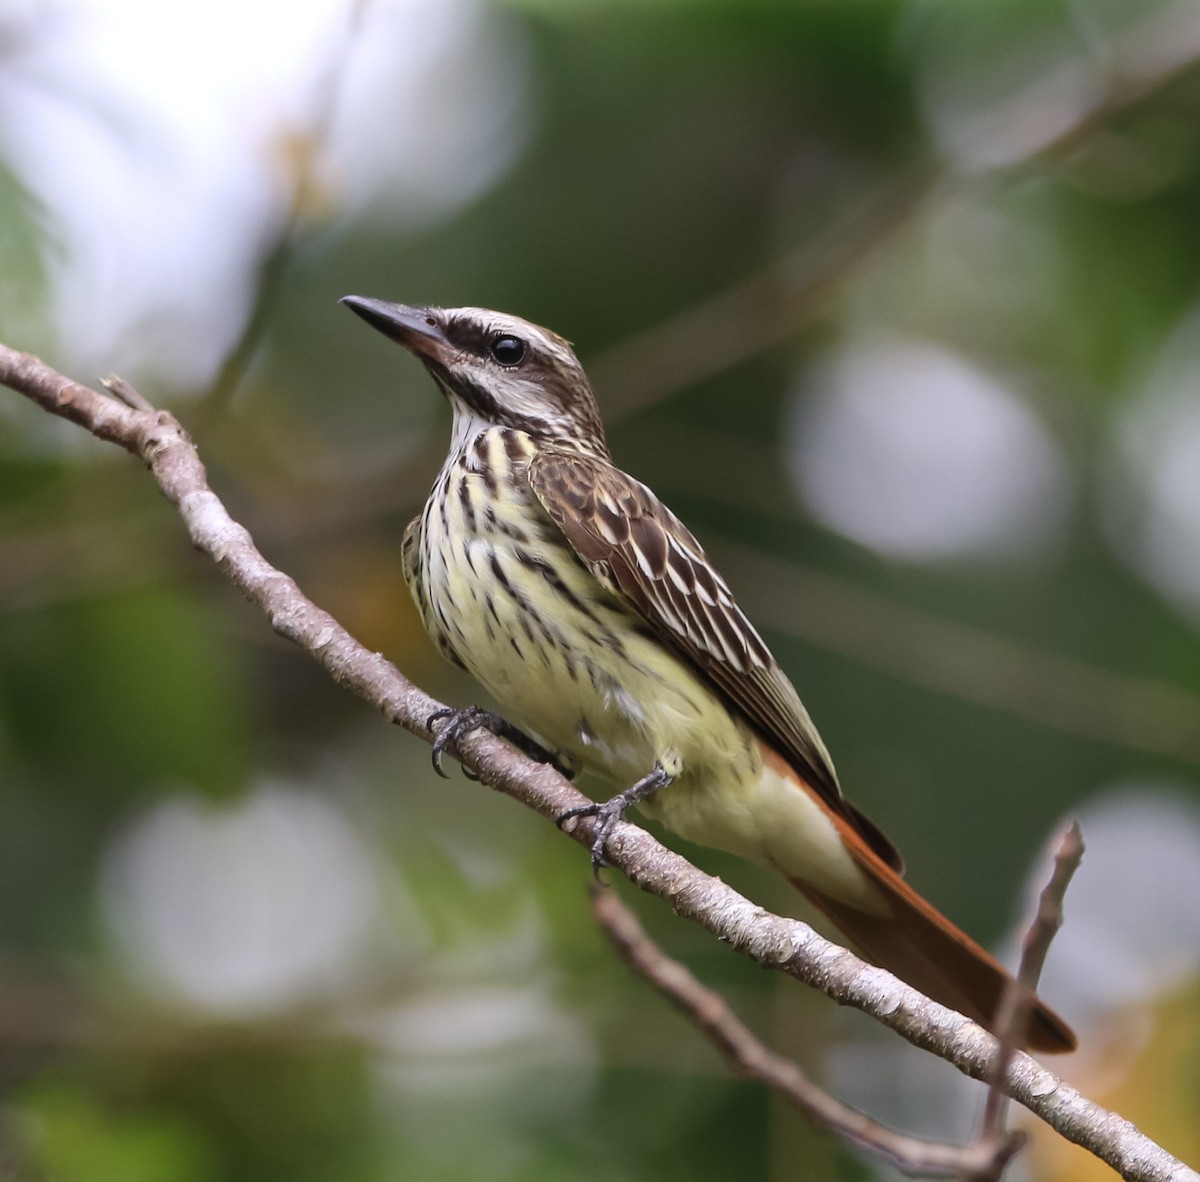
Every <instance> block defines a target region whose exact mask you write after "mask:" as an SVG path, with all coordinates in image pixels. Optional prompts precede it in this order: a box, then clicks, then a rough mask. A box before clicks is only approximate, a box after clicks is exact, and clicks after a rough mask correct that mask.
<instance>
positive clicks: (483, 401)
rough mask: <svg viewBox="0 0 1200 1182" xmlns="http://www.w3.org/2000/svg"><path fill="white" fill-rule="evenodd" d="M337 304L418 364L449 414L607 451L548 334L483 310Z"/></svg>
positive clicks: (577, 375)
mask: <svg viewBox="0 0 1200 1182" xmlns="http://www.w3.org/2000/svg"><path fill="white" fill-rule="evenodd" d="M342 303H343V304H345V305H346V306H347V307H348V308H350V310H351V311H353V312H356V313H357V314H358V315H359V316H361V317H362V318H363V319H364V320H365V321H366V322H367V323H368V324H370V325H372V326H373V327H374V328H377V329H379V331H380V332H382V333H383V334H384V335H385V336H388V337H391V339H392V340H394V341H397V342H399V343H400V344H401V345H403V346H404V347H405V348H406V349H407V350H408V351H409V352H410V353H414V354H416V356H417V357H419V358H420V359H421V360H422V361H423V362H424V363H425V367H426V369H428V370H429V372H430V373H431V374H432V375H433V377H434V380H435V381H436V382H437V384H438V385H439V386H440V387H441V388H442V391H443V392H444V393H445V395H446V397H447V398H448V399H449V400H450V405H451V407H452V409H453V410H454V415H455V419H456V420H458V419H460V418H469V419H474V420H480V421H482V422H484V423H487V424H488V425H496V426H502V427H514V428H516V429H517V430H520V431H525V432H527V433H528V434H529V435H531V436H532V437H533V438H534V439H536V440H538V441H540V442H554V443H559V444H563V445H569V446H573V447H583V448H585V449H587V450H589V451H593V452H599V453H600V454H601V455H607V454H608V449H607V445H606V444H605V441H604V427H603V426H602V425H601V422H600V412H599V411H598V410H597V408H596V399H595V397H594V396H593V394H592V388H591V386H590V385H589V384H588V380H587V375H586V374H585V373H584V372H583V367H582V366H581V365H580V364H579V361H578V359H577V358H576V356H575V354H574V352H572V350H571V346H570V345H569V344H568V343H567V342H566V341H564V340H563V338H562V337H560V336H558V335H557V334H556V333H553V332H550V331H549V330H548V329H545V328H539V327H538V326H537V325H536V324H530V323H529V321H528V320H522V319H520V318H519V317H517V316H508V315H505V314H504V313H503V312H489V311H488V310H487V309H486V308H411V307H409V306H408V305H407V304H390V303H387V302H386V301H384V300H374V299H367V298H366V297H364V296H345V297H344V298H343V299H342Z"/></svg>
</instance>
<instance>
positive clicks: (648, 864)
mask: <svg viewBox="0 0 1200 1182" xmlns="http://www.w3.org/2000/svg"><path fill="white" fill-rule="evenodd" d="M0 383H2V384H4V385H7V386H10V387H12V389H14V390H16V391H18V392H19V393H21V394H24V395H25V396H26V397H28V398H30V399H32V400H33V401H34V402H36V403H37V404H38V405H39V406H41V407H43V408H44V409H45V410H47V411H49V412H50V413H52V414H56V415H59V416H61V417H63V418H66V419H69V420H70V421H72V422H74V423H77V424H79V425H80V426H82V427H84V428H86V429H87V430H88V431H90V432H91V433H92V434H93V435H95V436H96V437H97V438H99V439H104V440H107V441H109V442H112V443H115V444H117V445H118V446H119V447H122V448H124V449H125V450H126V451H128V452H130V453H132V454H133V455H136V456H139V457H140V458H141V459H142V460H143V461H144V462H145V463H146V464H147V465H148V467H149V468H150V471H151V474H152V475H153V477H154V479H155V481H156V482H157V484H158V486H159V488H160V489H161V490H162V492H163V493H164V494H165V495H166V497H167V499H168V500H169V501H170V502H171V504H173V505H174V506H175V507H176V509H177V510H178V512H179V514H180V516H181V517H182V518H183V522H184V525H185V527H186V529H187V532H188V535H189V537H190V538H191V540H192V543H193V545H195V546H196V547H197V548H198V549H199V550H201V551H203V552H204V553H206V554H208V555H209V556H210V557H211V558H212V559H213V561H214V562H216V564H217V565H218V567H219V568H220V569H221V571H222V573H224V574H225V575H226V577H227V578H229V579H230V581H231V582H233V583H234V585H235V586H237V587H238V588H239V589H240V590H241V591H242V593H243V594H244V595H245V596H246V597H247V598H248V599H249V600H250V601H251V602H253V603H255V604H257V605H258V606H259V607H260V608H261V609H262V610H263V612H264V613H265V614H266V616H267V618H268V619H269V620H270V622H271V626H272V627H273V628H274V629H275V631H276V632H278V633H279V634H280V635H281V636H285V637H287V638H288V639H289V640H292V641H294V642H295V643H296V644H298V645H300V646H301V647H302V648H304V649H305V650H306V651H307V652H308V653H309V654H310V655H311V656H312V657H313V658H314V659H315V660H316V661H318V662H319V663H320V664H321V666H322V667H323V668H324V669H325V670H326V671H327V672H328V673H329V674H330V676H331V677H332V678H333V679H334V680H335V681H336V682H337V683H338V684H339V685H341V686H344V687H345V688H347V689H350V690H352V691H353V692H355V693H356V694H358V695H359V696H360V697H361V698H363V699H364V700H366V701H368V702H370V703H372V704H373V705H374V706H375V707H376V708H377V709H379V710H380V711H381V712H382V713H383V715H384V716H385V717H386V718H388V719H389V720H390V721H392V722H395V723H397V724H399V725H400V726H403V727H404V728H405V729H407V730H409V731H411V732H412V733H413V734H416V735H419V736H420V737H421V738H423V739H425V740H426V741H429V740H430V739H431V737H432V736H431V734H430V730H429V726H428V719H429V716H430V715H431V714H432V713H433V712H434V711H435V710H437V709H439V708H441V705H442V704H441V703H440V702H437V701H435V700H434V699H433V698H431V697H430V696H429V695H428V694H426V693H424V692H423V691H422V690H420V689H418V688H417V687H416V686H414V685H413V684H412V683H411V682H410V681H408V680H407V678H405V677H404V676H403V674H401V673H400V672H399V671H398V670H397V669H396V668H395V667H394V666H393V665H392V664H391V663H390V662H389V661H387V660H385V659H384V658H383V656H381V655H380V654H379V653H373V652H370V651H369V650H368V649H366V648H364V647H363V646H362V645H361V644H359V643H358V642H357V641H356V640H355V639H354V638H353V637H352V636H351V635H350V634H349V633H348V632H346V630H345V629H344V628H342V627H341V625H339V624H338V623H337V621H336V620H335V619H334V618H333V617H332V616H331V615H329V613H328V612H325V611H322V610H321V609H320V608H318V607H317V606H316V605H315V604H313V603H311V602H310V601H309V600H308V599H306V598H305V597H304V595H303V594H302V593H301V591H300V589H299V588H298V587H297V586H296V584H295V582H294V581H293V580H292V579H291V578H289V577H288V576H287V575H285V574H283V573H282V572H281V571H278V570H276V569H275V568H274V567H272V566H271V565H270V563H268V562H267V561H266V559H265V558H264V557H263V556H262V554H260V553H259V551H258V549H257V548H256V547H255V545H254V542H253V540H252V539H251V537H250V535H249V533H248V532H247V531H246V530H245V528H244V527H242V526H241V525H239V524H238V523H237V522H235V521H234V520H233V519H232V518H231V517H230V516H229V514H228V512H227V511H226V509H225V507H224V505H223V504H222V503H221V501H220V500H219V499H218V498H217V496H216V495H215V494H214V493H213V492H212V490H211V489H210V488H209V487H208V483H207V480H206V476H205V471H204V465H203V464H202V463H201V462H200V457H199V456H198V454H197V453H196V449H195V447H194V446H193V445H192V442H191V440H190V439H189V438H188V435H187V433H186V432H185V431H184V430H183V428H182V427H181V426H180V424H179V423H178V422H177V420H176V419H175V418H173V417H172V416H171V415H170V414H167V413H166V412H165V411H154V410H150V409H145V408H144V406H143V404H142V403H141V402H140V400H138V399H136V398H134V397H133V396H131V395H129V394H128V392H127V388H124V389H125V391H126V392H125V395H124V396H125V401H124V402H119V401H117V400H116V399H115V398H113V397H106V396H105V395H102V394H99V393H97V392H96V391H94V390H91V389H89V388H87V387H86V386H81V385H79V384H78V383H76V382H73V381H71V380H70V379H68V378H66V377H64V376H63V375H62V374H59V373H57V372H56V371H55V370H53V369H52V368H50V367H49V366H48V365H46V364H45V363H44V362H42V361H40V360H38V359H37V358H36V357H32V356H30V355H28V354H24V353H19V352H17V351H16V350H13V349H10V348H8V347H6V346H3V345H0ZM130 402H134V403H136V404H137V405H129V403H130ZM459 748H460V750H459V752H458V754H459V756H460V758H462V760H463V762H464V763H465V764H466V765H467V767H469V768H470V769H471V770H472V771H474V772H476V773H477V774H478V775H479V777H480V779H481V780H482V781H483V782H484V783H485V784H487V785H488V786H489V787H492V788H496V789H498V790H499V791H501V792H504V793H506V794H507V795H509V796H512V797H514V798H515V799H517V800H519V801H521V802H522V803H523V804H525V805H527V806H528V807H530V808H532V809H535V810H536V811H537V812H539V813H541V814H542V815H543V816H546V817H551V818H554V817H557V816H559V815H560V814H561V813H562V812H564V811H565V810H566V809H568V808H571V807H573V806H575V805H579V804H582V803H586V799H585V798H584V797H583V796H582V795H581V794H580V793H579V792H578V791H576V789H575V788H573V787H572V786H571V784H570V783H569V782H568V781H567V780H565V779H563V777H562V776H560V775H559V774H558V772H556V771H555V770H554V769H553V768H550V767H548V766H545V765H540V764H536V763H533V762H532V761H530V760H528V759H526V758H525V757H524V756H523V755H521V754H520V753H519V752H517V751H516V750H515V749H513V748H512V747H510V746H508V745H507V744H506V743H504V742H502V741H501V740H499V739H497V738H495V737H494V736H493V735H490V734H487V733H485V732H475V733H473V734H472V735H470V736H469V737H467V738H465V739H463V740H462V741H461V742H460V743H459ZM591 830H592V823H591V821H590V819H584V820H581V821H580V822H579V823H578V824H577V825H576V826H575V827H574V829H573V831H572V833H571V836H572V837H573V838H574V839H575V840H576V841H578V842H580V844H582V845H585V846H586V845H587V844H588V843H589V842H590V839H591ZM608 853H609V857H610V860H611V861H612V863H613V864H614V866H616V867H617V868H618V869H619V870H621V871H622V872H623V873H625V874H626V875H627V876H628V877H629V878H630V879H631V880H632V881H633V882H635V883H637V885H638V886H640V887H641V888H642V889H643V890H646V891H648V892H650V893H651V894H654V895H657V896H659V897H660V898H662V899H664V900H665V901H667V902H668V903H669V904H670V905H671V907H672V908H673V909H674V910H675V912H676V914H678V915H680V916H682V917H684V918H687V919H690V920H692V921H694V922H696V923H699V924H700V925H701V926H703V927H705V928H706V929H707V930H708V931H710V932H712V933H713V934H714V935H716V936H717V937H718V938H720V939H722V940H724V941H726V942H727V943H729V944H730V945H732V946H733V947H734V948H735V949H737V950H738V951H739V952H741V953H743V954H744V955H746V956H749V957H751V958H752V959H754V960H756V961H758V962H759V963H760V964H763V965H765V966H767V967H770V968H774V969H778V970H780V971H783V972H786V973H788V974H790V975H791V976H794V977H796V978H797V979H798V980H800V981H803V982H805V983H806V984H808V985H811V986H813V987H815V988H817V989H820V990H821V991H822V992H823V993H825V994H827V995H828V996H829V997H831V998H833V999H834V1000H835V1001H837V1002H839V1003H840V1004H843V1005H851V1006H854V1007H855V1008H857V1009H860V1010H862V1011H864V1012H865V1013H868V1014H871V1015H872V1016H874V1017H875V1018H876V1019H878V1020H879V1021H880V1022H882V1023H883V1024H884V1025H886V1026H888V1027H890V1028H891V1029H893V1030H895V1031H897V1032H898V1033H899V1034H901V1035H902V1036H903V1037H904V1038H906V1039H908V1041H909V1042H911V1043H913V1044H914V1045H916V1046H919V1047H922V1048H923V1049H925V1050H928V1051H931V1052H933V1053H934V1054H936V1055H939V1056H940V1057H942V1058H944V1059H946V1060H948V1061H949V1062H951V1063H953V1064H954V1065H955V1066H956V1067H958V1069H959V1070H960V1071H963V1072H964V1073H965V1074H967V1075H970V1076H972V1077H973V1078H975V1079H986V1078H987V1077H988V1072H989V1070H990V1068H991V1065H992V1063H993V1062H994V1060H995V1054H996V1046H997V1043H996V1040H995V1039H994V1038H993V1037H992V1036H991V1035H990V1034H988V1033H987V1032H986V1031H985V1030H983V1029H982V1027H979V1026H977V1025H975V1024H974V1023H973V1022H970V1021H968V1020H967V1019H966V1018H964V1017H962V1015H960V1014H956V1013H954V1011H952V1010H949V1009H947V1008H946V1007H944V1006H940V1005H938V1004H937V1003H935V1002H933V1001H931V1000H930V999H928V998H926V997H923V996H922V995H921V994H920V993H918V992H917V991H916V990H915V989H912V988H911V987H909V986H907V985H905V984H904V983H903V982H901V981H898V980H897V979H896V978H895V977H893V976H892V975H891V974H890V973H887V972H885V971H884V970H882V969H878V968H874V967H872V966H870V965H867V964H865V963H864V962H863V961H861V960H859V959H858V958H857V957H856V956H854V955H853V954H851V953H850V952H847V951H846V950H845V949H843V948H839V947H838V946H837V945H836V944H832V943H830V942H829V941H828V940H825V939H822V938H821V937H820V936H819V935H818V934H817V933H816V932H815V931H813V929H812V928H810V927H809V926H808V925H807V924H804V923H800V922H799V921H798V920H793V919H785V918H783V917H781V916H777V915H772V914H771V913H770V912H767V911H765V910H763V908H761V907H759V906H757V905H756V904H754V903H752V902H751V901H750V900H748V899H746V898H744V897H743V896H742V895H739V894H738V893H737V892H736V891H734V890H731V889H730V888H729V887H727V886H726V885H725V884H724V883H722V882H720V881H719V880H717V879H715V878H712V877H710V876H709V875H707V874H704V873H703V872H702V871H700V870H698V869H697V868H696V867H695V866H693V865H691V863H689V862H688V861H687V860H686V859H684V858H682V857H680V856H679V855H678V854H676V853H673V852H672V851H671V850H668V849H667V848H666V847H664V846H663V845H661V844H660V843H659V842H657V841H655V840H654V838H652V837H651V836H650V835H649V834H648V833H646V832H644V831H643V830H641V829H638V828H637V827H636V826H634V825H631V824H629V823H623V824H621V825H620V826H618V828H617V830H616V833H615V835H614V837H613V839H612V840H611V841H610V842H609V848H608ZM1004 1091H1005V1093H1006V1094H1007V1095H1009V1096H1011V1097H1012V1098H1013V1099H1015V1100H1017V1101H1018V1103H1020V1104H1023V1105H1024V1106H1025V1107H1026V1108H1028V1109H1029V1110H1030V1111H1031V1112H1033V1113H1035V1114H1036V1115H1037V1116H1039V1117H1041V1118H1042V1119H1043V1120H1044V1121H1046V1123H1047V1124H1049V1125H1050V1126H1051V1127H1052V1128H1054V1129H1055V1130H1056V1131H1057V1132H1059V1133H1060V1134H1062V1135H1063V1136H1064V1137H1066V1138H1067V1139H1069V1140H1071V1141H1073V1142H1075V1143H1076V1144H1078V1145H1081V1146H1082V1147H1083V1148H1085V1149H1087V1150H1089V1151H1090V1152H1092V1153H1093V1154H1095V1155H1096V1156H1097V1157H1099V1158H1101V1159H1102V1160H1103V1161H1105V1162H1107V1163H1108V1164H1109V1165H1110V1166H1112V1167H1113V1168H1114V1169H1115V1170H1117V1171H1118V1172H1119V1173H1120V1174H1121V1176H1122V1177H1124V1178H1126V1179H1130V1180H1131V1182H1185V1180H1188V1182H1200V1174H1197V1173H1196V1172H1195V1171H1194V1170H1191V1169H1190V1168H1189V1167H1187V1166H1185V1165H1184V1164H1183V1163H1182V1162H1180V1161H1178V1160H1177V1159H1175V1158H1173V1157H1171V1156H1170V1155H1169V1154H1168V1153H1167V1152H1166V1151H1165V1150H1164V1149H1162V1148H1161V1147H1160V1146H1158V1145H1156V1144H1155V1143H1154V1142H1153V1141H1151V1140H1150V1139H1149V1138H1148V1137H1147V1136H1145V1134H1143V1133H1142V1132H1140V1131H1139V1130H1138V1129H1137V1128H1135V1127H1134V1126H1133V1125H1131V1124H1130V1123H1129V1122H1128V1121H1125V1120H1123V1119H1122V1118H1121V1117H1119V1116H1117V1115H1116V1114H1115V1113H1112V1112H1108V1111H1106V1110H1105V1109H1103V1108H1101V1107H1100V1106H1098V1105H1096V1104H1093V1103H1092V1102H1091V1101H1089V1100H1088V1099H1087V1098H1086V1097H1084V1096H1083V1095H1081V1094H1080V1093H1079V1092H1078V1091H1076V1090H1075V1089H1074V1088H1072V1087H1070V1086H1069V1085H1068V1084H1066V1083H1064V1082H1063V1081H1062V1080H1060V1079H1058V1078H1057V1077H1056V1076H1054V1075H1053V1074H1052V1073H1051V1072H1049V1071H1046V1070H1045V1069H1044V1068H1042V1067H1040V1066H1039V1065H1038V1064H1037V1063H1035V1062H1034V1061H1033V1060H1032V1059H1031V1058H1029V1056H1028V1055H1025V1054H1016V1055H1014V1057H1013V1061H1012V1064H1011V1065H1010V1067H1009V1070H1008V1073H1007V1076H1006V1078H1005V1081H1004Z"/></svg>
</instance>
